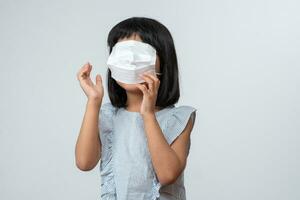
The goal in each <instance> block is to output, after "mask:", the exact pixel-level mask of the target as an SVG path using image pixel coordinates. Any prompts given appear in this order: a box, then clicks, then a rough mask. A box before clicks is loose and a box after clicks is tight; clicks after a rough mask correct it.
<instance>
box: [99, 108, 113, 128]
mask: <svg viewBox="0 0 300 200" xmlns="http://www.w3.org/2000/svg"><path fill="white" fill-rule="evenodd" d="M114 110H115V108H114V107H113V105H112V104H111V103H110V102H108V103H104V104H102V105H101V108H100V115H99V124H98V125H99V130H100V133H108V132H111V131H112V127H113V125H112V117H113V115H114Z"/></svg>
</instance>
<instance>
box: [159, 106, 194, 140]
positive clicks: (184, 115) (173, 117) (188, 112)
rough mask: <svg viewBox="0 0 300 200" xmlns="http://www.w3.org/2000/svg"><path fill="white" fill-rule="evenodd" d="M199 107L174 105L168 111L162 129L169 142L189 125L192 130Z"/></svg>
mask: <svg viewBox="0 0 300 200" xmlns="http://www.w3.org/2000/svg"><path fill="white" fill-rule="evenodd" d="M196 111H197V108H195V107H193V106H190V105H180V106H176V107H175V106H173V107H172V108H171V109H169V110H168V111H167V112H166V115H165V117H164V118H165V119H164V120H163V122H162V130H163V133H164V135H165V137H166V139H167V141H168V143H169V144H171V143H173V142H174V140H175V139H176V138H177V137H178V136H179V135H180V134H181V133H182V132H183V131H184V130H185V128H186V127H189V128H190V130H192V128H193V125H194V122H195V117H196Z"/></svg>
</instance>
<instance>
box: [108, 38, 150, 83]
mask: <svg viewBox="0 0 300 200" xmlns="http://www.w3.org/2000/svg"><path fill="white" fill-rule="evenodd" d="M155 61H156V50H155V49H154V48H153V47H152V46H151V45H150V44H147V43H144V42H140V41H136V40H126V41H121V42H118V43H116V44H115V46H114V47H113V49H112V52H111V54H110V55H109V57H108V60H107V66H108V68H109V69H110V70H111V76H112V78H114V79H115V80H116V81H120V82H122V83H127V84H136V83H142V82H145V80H144V79H142V78H141V77H140V75H141V74H143V73H144V72H150V73H152V74H155Z"/></svg>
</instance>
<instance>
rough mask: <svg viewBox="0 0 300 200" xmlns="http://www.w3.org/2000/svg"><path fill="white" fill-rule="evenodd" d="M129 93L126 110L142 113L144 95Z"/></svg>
mask: <svg viewBox="0 0 300 200" xmlns="http://www.w3.org/2000/svg"><path fill="white" fill-rule="evenodd" d="M126 93H127V102H126V105H127V106H126V109H127V110H128V111H131V112H140V108H141V105H142V101H143V93H137V92H130V91H126Z"/></svg>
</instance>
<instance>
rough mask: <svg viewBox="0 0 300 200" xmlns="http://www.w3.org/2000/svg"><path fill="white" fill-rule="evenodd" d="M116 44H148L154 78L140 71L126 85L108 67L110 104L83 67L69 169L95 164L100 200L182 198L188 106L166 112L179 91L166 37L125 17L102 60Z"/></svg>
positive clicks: (191, 116) (191, 115)
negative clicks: (82, 98) (81, 110)
mask: <svg viewBox="0 0 300 200" xmlns="http://www.w3.org/2000/svg"><path fill="white" fill-rule="evenodd" d="M124 41H135V42H139V43H142V44H147V45H151V47H153V48H154V49H155V50H156V60H155V71H156V73H149V72H145V73H143V74H142V75H141V76H140V78H141V79H143V82H142V83H134V84H128V83H124V82H122V81H120V80H117V79H116V78H113V77H112V72H111V69H108V71H107V87H108V95H109V99H110V102H108V103H103V104H102V99H103V96H104V92H103V91H104V90H103V85H102V78H101V76H100V75H99V74H98V75H97V76H96V83H95V84H94V83H93V82H92V80H91V79H90V72H91V70H92V65H91V64H89V63H86V64H85V65H84V66H83V67H82V68H81V69H80V70H79V71H78V73H77V78H78V80H79V82H80V86H81V87H82V89H83V91H84V92H85V94H86V96H87V97H88V101H87V105H86V112H85V115H84V118H83V121H82V125H81V129H80V133H79V136H78V139H77V143H76V149H75V157H76V165H77V167H78V168H79V169H80V170H84V171H87V170H91V169H93V168H94V167H95V166H96V165H97V163H98V161H99V160H100V159H101V161H100V174H101V199H107V200H116V199H118V200H125V199H129V200H140V199H145V200H154V199H163V200H171V199H181V200H184V199H185V198H186V196H185V187H184V179H183V174H184V173H183V172H184V169H185V166H186V162H187V157H188V154H189V149H190V134H191V131H192V129H193V126H194V121H195V116H196V108H194V107H192V106H187V105H183V106H179V107H175V106H174V104H175V103H177V102H178V100H179V96H180V92H179V77H178V65H177V57H176V51H175V46H174V42H173V39H172V36H171V34H170V32H169V31H168V29H167V28H166V27H165V26H164V25H162V24H161V23H160V22H158V21H156V20H154V19H149V18H144V17H133V18H129V19H126V20H124V21H122V22H120V23H118V24H117V25H115V26H114V27H113V28H112V30H111V31H110V32H109V35H108V40H107V42H108V46H109V52H110V55H111V54H112V50H113V48H114V47H115V45H116V44H121V42H124Z"/></svg>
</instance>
